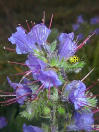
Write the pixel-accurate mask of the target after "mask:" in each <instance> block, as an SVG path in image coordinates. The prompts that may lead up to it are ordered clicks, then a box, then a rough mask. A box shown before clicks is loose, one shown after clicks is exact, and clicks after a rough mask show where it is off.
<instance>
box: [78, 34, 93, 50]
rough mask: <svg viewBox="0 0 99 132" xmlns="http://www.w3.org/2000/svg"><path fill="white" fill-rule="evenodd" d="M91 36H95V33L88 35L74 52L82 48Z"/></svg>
mask: <svg viewBox="0 0 99 132" xmlns="http://www.w3.org/2000/svg"><path fill="white" fill-rule="evenodd" d="M93 35H95V32H94V33H92V34H91V35H89V36H88V37H87V38H86V39H85V40H84V41H83V42H82V43H81V44H80V45H79V46H78V47H77V49H76V51H78V50H79V49H80V48H82V47H83V46H84V45H85V44H86V42H87V41H88V40H89V39H90V38H91V37H92V36H93Z"/></svg>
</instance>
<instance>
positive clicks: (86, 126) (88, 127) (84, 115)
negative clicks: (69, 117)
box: [69, 110, 94, 132]
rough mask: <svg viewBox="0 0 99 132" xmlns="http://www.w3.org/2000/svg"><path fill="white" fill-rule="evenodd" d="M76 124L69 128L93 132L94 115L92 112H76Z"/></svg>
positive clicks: (74, 118)
mask: <svg viewBox="0 0 99 132" xmlns="http://www.w3.org/2000/svg"><path fill="white" fill-rule="evenodd" d="M73 120H74V123H73V124H72V125H70V126H69V129H71V130H77V131H80V130H85V131H87V132H90V131H92V126H93V125H94V118H93V113H92V112H91V111H87V110H86V111H76V112H75V113H74V116H73Z"/></svg>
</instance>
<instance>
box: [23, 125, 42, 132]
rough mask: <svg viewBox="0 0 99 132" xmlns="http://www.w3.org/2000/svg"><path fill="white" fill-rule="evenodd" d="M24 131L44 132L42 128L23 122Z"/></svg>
mask: <svg viewBox="0 0 99 132" xmlns="http://www.w3.org/2000/svg"><path fill="white" fill-rule="evenodd" d="M23 132H44V131H43V130H42V129H41V128H39V127H36V126H32V125H29V126H27V125H26V124H23Z"/></svg>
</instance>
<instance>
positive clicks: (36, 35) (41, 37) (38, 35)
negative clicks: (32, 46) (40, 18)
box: [29, 23, 51, 45]
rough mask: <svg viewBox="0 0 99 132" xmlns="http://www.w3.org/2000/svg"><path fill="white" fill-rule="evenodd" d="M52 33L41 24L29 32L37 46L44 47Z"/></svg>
mask: <svg viewBox="0 0 99 132" xmlns="http://www.w3.org/2000/svg"><path fill="white" fill-rule="evenodd" d="M50 33H51V30H50V29H48V28H47V27H46V26H45V25H44V24H42V23H41V24H37V25H35V26H34V27H33V28H32V29H31V31H30V32H29V35H30V36H31V37H33V39H34V41H35V42H36V43H37V44H39V45H44V44H46V40H47V38H48V36H49V34H50Z"/></svg>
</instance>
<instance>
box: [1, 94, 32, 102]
mask: <svg viewBox="0 0 99 132" xmlns="http://www.w3.org/2000/svg"><path fill="white" fill-rule="evenodd" d="M28 95H30V93H26V94H24V95H22V96H19V97H18V98H14V99H9V100H6V101H0V103H1V104H6V103H8V104H9V103H11V104H12V103H14V102H16V101H17V100H19V99H20V98H22V97H24V96H28Z"/></svg>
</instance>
